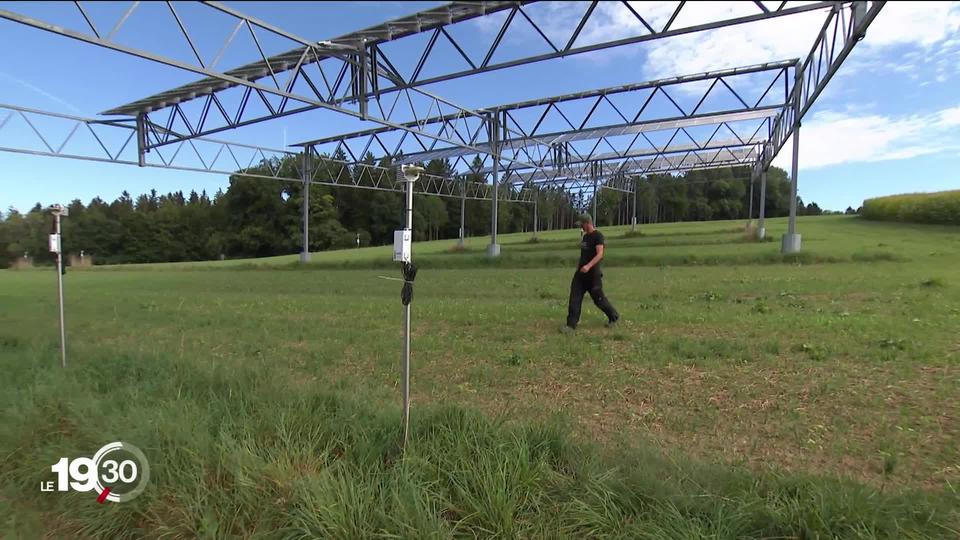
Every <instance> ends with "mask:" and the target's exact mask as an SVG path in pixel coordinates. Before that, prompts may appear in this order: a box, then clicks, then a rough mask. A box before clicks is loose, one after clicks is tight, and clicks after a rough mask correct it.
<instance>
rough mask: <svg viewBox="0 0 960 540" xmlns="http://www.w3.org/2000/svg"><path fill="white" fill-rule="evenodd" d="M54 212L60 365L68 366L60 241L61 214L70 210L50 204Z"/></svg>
mask: <svg viewBox="0 0 960 540" xmlns="http://www.w3.org/2000/svg"><path fill="white" fill-rule="evenodd" d="M50 213H51V214H53V234H51V235H50V252H51V253H56V254H57V300H58V305H59V307H60V366H61V367H64V368H65V367H67V333H66V330H65V329H64V325H63V244H62V242H61V241H60V237H61V235H60V216H67V215H69V214H70V212H69V211H68V210H67V209H66V208H65V207H64V206H62V205H59V204H54V205H52V206H50Z"/></svg>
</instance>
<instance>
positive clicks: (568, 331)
mask: <svg viewBox="0 0 960 540" xmlns="http://www.w3.org/2000/svg"><path fill="white" fill-rule="evenodd" d="M576 331H577V329H576V328H572V327H570V326H566V325H564V326H561V327H560V333H561V334H572V333H574V332H576Z"/></svg>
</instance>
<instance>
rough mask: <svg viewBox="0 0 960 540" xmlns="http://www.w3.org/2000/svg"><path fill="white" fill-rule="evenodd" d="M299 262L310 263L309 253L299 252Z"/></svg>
mask: <svg viewBox="0 0 960 540" xmlns="http://www.w3.org/2000/svg"><path fill="white" fill-rule="evenodd" d="M300 262H302V263H305V262H310V252H309V251H301V252H300Z"/></svg>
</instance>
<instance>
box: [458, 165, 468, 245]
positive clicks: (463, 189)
mask: <svg viewBox="0 0 960 540" xmlns="http://www.w3.org/2000/svg"><path fill="white" fill-rule="evenodd" d="M466 215H467V178H466V177H464V178H463V183H462V184H460V240H459V241H458V242H457V245H458V246H460V247H463V237H464V235H466V230H465V229H464V227H465V224H466Z"/></svg>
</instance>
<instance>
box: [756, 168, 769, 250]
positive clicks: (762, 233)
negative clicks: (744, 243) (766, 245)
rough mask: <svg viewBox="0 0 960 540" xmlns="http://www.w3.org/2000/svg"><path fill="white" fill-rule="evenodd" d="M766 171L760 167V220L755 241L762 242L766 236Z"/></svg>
mask: <svg viewBox="0 0 960 540" xmlns="http://www.w3.org/2000/svg"><path fill="white" fill-rule="evenodd" d="M766 214H767V170H766V169H765V168H763V167H762V166H761V167H760V219H759V221H758V222H757V240H763V239H764V238H765V237H766V235H767V229H766V225H767V223H766Z"/></svg>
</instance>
